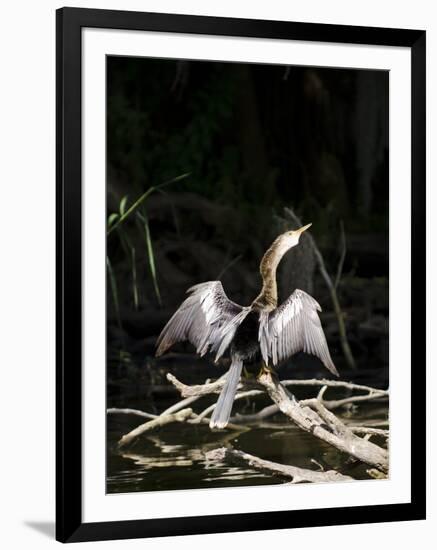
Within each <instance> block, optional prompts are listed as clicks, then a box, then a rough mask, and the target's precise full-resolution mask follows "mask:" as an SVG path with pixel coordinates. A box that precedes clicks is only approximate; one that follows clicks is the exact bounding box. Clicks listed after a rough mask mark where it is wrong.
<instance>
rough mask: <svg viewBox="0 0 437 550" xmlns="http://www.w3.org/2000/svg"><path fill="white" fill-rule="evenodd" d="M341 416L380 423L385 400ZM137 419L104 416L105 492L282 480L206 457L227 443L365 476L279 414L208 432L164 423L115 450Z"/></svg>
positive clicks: (293, 461)
mask: <svg viewBox="0 0 437 550" xmlns="http://www.w3.org/2000/svg"><path fill="white" fill-rule="evenodd" d="M343 419H344V421H345V422H347V423H351V424H358V423H360V424H363V423H365V424H366V425H367V426H371V425H380V424H381V423H384V422H386V419H387V405H386V404H384V405H377V404H368V405H366V406H362V407H360V410H359V413H357V412H355V413H354V414H353V415H352V416H350V415H349V417H348V415H347V414H345V415H344V417H343ZM137 423H138V421H137V420H135V419H134V420H132V419H129V418H125V417H120V416H113V417H110V418H109V420H108V436H109V444H108V456H107V460H108V462H107V474H108V476H107V491H108V492H109V493H120V492H134V491H156V490H173V489H194V488H206V487H208V488H210V487H211V486H212V487H231V486H244V485H266V484H269V485H271V484H277V483H284V482H285V481H286V480H284V479H282V478H278V477H275V476H272V475H269V474H268V473H265V472H260V471H259V470H256V469H254V468H251V467H249V466H247V465H242V466H239V465H234V464H226V463H223V462H219V461H217V460H210V459H207V458H206V456H205V455H206V453H207V452H208V451H210V450H212V449H216V448H218V447H222V446H226V445H229V444H230V445H232V446H233V447H234V448H236V449H242V450H244V451H246V452H248V453H250V454H254V455H257V456H259V457H261V458H264V459H267V460H272V461H274V462H279V463H283V464H292V465H294V466H300V467H303V468H311V469H314V468H315V466H314V463H312V461H311V459H314V460H316V461H317V463H319V464H321V465H322V466H323V467H324V468H325V469H332V468H333V469H336V470H338V471H340V472H341V473H343V474H347V475H350V476H352V477H354V478H355V479H369V475H368V474H367V471H366V470H367V467H366V466H365V465H363V464H360V463H358V462H356V461H352V460H350V458H349V457H348V456H345V455H342V454H341V453H339V452H338V451H337V450H336V449H334V448H332V447H330V446H329V445H327V444H325V443H323V442H322V441H319V440H318V439H316V438H315V437H313V436H312V435H311V434H308V433H305V432H303V431H301V430H299V429H298V428H296V427H295V426H294V425H292V424H291V423H288V422H284V418H283V417H282V416H281V415H277V417H272V418H271V419H269V421H268V422H262V423H260V424H259V425H256V426H254V427H252V429H251V430H250V431H244V432H243V431H242V432H236V431H224V432H211V431H210V430H209V428H208V427H207V426H204V425H199V426H193V425H186V424H170V425H168V426H166V427H165V428H163V429H161V430H160V431H159V432H156V433H154V434H152V435H149V436H148V437H144V438H141V439H139V440H137V441H136V442H135V443H134V444H133V445H132V446H131V447H130V448H129V449H127V450H123V451H121V452H120V451H118V450H117V447H116V442H117V440H118V438H119V437H120V436H121V434H123V433H126V432H127V431H129V429H131V428H132V427H133V426H135V425H136V424H137ZM375 442H377V441H376V440H375ZM378 443H381V441H379V442H378Z"/></svg>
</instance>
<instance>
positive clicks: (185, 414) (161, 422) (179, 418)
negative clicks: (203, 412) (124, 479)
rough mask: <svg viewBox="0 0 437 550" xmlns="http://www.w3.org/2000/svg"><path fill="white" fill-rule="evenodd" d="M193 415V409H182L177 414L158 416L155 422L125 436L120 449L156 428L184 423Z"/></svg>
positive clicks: (120, 443) (150, 422) (143, 425)
mask: <svg viewBox="0 0 437 550" xmlns="http://www.w3.org/2000/svg"><path fill="white" fill-rule="evenodd" d="M192 413H193V411H192V409H182V410H181V411H179V412H177V413H173V414H166V415H164V416H158V417H157V418H154V419H153V420H149V422H145V423H144V424H141V425H140V426H138V427H137V428H135V429H134V430H132V431H130V432H129V433H127V434H125V435H124V436H123V437H122V438H121V439H120V441H119V442H118V446H119V448H122V447H125V446H126V445H129V444H130V443H132V441H133V440H135V439H136V438H137V437H139V436H140V435H142V434H144V433H146V432H148V431H150V430H154V429H155V428H161V427H162V426H165V425H166V424H170V423H172V422H184V421H185V420H187V418H189V417H190V416H191V415H192Z"/></svg>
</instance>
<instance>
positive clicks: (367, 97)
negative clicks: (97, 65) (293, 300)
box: [107, 57, 388, 396]
mask: <svg viewBox="0 0 437 550" xmlns="http://www.w3.org/2000/svg"><path fill="white" fill-rule="evenodd" d="M107 69H108V71H107V84H108V86H107V90H108V95H107V108H108V111H107V115H108V116H107V124H108V126H107V136H108V137H107V153H108V218H109V222H110V225H111V226H112V231H111V233H110V234H109V236H108V262H109V263H108V266H109V269H108V271H109V278H108V343H109V352H110V353H109V359H110V361H109V371H108V372H109V380H110V382H111V381H112V382H114V386H113V389H114V391H115V395H118V396H119V395H120V390H119V379H120V377H121V378H125V379H126V380H127V381H129V380H130V379H131V376H132V374H133V373H134V372H137V370H135V369H137V368H139V369H140V370H139V372H140V373H141V377H143V376H146V375H145V373H147V372H149V370H150V369H152V371H153V374H150V373H149V375H147V376H148V377H149V378H148V382H149V384H151V381H153V380H155V382H156V376H157V373H159V372H160V368H159V365H158V367H156V366H153V367H151V365H154V360H153V358H152V357H153V351H154V342H155V339H156V336H157V334H158V333H159V331H160V329H161V328H162V326H163V324H164V323H165V321H166V319H167V318H168V317H169V315H170V314H171V313H172V312H173V311H174V309H175V308H176V307H177V306H178V305H179V303H180V302H181V300H182V299H183V297H184V293H185V291H186V289H187V288H188V287H189V286H191V285H192V284H195V283H197V282H201V281H204V280H210V279H217V278H220V279H221V280H222V282H223V284H224V287H225V289H226V291H227V293H228V295H229V297H231V298H232V299H234V300H236V301H239V302H240V303H243V304H247V303H250V301H251V300H252V299H253V297H254V296H255V295H256V293H257V292H258V290H259V284H260V277H259V274H258V264H259V260H260V258H261V256H262V254H263V252H264V250H265V249H266V247H267V246H268V245H269V244H270V242H271V241H272V239H273V238H274V237H275V236H276V235H277V234H278V233H279V232H281V231H283V230H284V229H285V228H286V227H289V226H290V221H289V220H288V219H287V216H286V215H285V214H284V207H290V208H292V209H293V210H294V211H295V212H296V213H297V214H298V215H299V216H300V218H301V219H302V220H303V222H304V223H307V222H310V221H311V222H312V223H313V227H312V228H311V232H312V234H313V236H314V237H315V239H316V241H317V243H318V245H319V247H320V249H321V251H322V253H323V255H324V257H325V261H326V264H327V268H328V270H329V271H330V273H331V274H333V276H335V272H336V270H337V264H338V261H339V256H340V254H341V250H340V242H341V232H340V223H341V222H342V223H343V224H344V228H345V235H346V242H347V254H346V258H345V264H344V268H343V274H342V278H341V281H340V284H339V287H338V293H339V298H340V302H341V305H342V308H343V311H344V315H345V320H346V327H347V330H348V335H349V339H350V343H351V347H352V350H353V352H354V356H355V359H356V361H357V365H358V367H359V370H361V371H366V375H367V376H369V375H370V372H372V373H376V374H372V377H373V378H375V377H376V381H378V380H381V377H382V379H386V377H387V372H386V367H387V362H388V341H387V321H388V250H387V243H388V73H387V72H382V71H363V70H344V69H331V68H330V69H325V68H317V67H293V66H291V67H285V66H275V65H272V66H270V65H252V64H233V63H218V62H201V61H178V60H161V59H140V58H121V57H110V58H108V65H107ZM173 180H174V181H173ZM166 182H167V184H166V185H165V186H164V187H162V188H159V187H158V189H157V190H155V191H152V192H151V193H150V194H149V195H148V196H147V198H146V199H145V200H143V201H141V202H140V204H139V206H138V208H136V209H135V210H134V211H133V212H132V213H129V215H128V216H127V217H126V219H125V220H123V221H122V223H120V220H119V217H120V214H123V213H126V211H127V210H128V209H129V208H130V207H131V206H132V205H133V204H134V203H135V201H136V200H138V198H140V197H141V196H142V194H143V193H144V192H146V191H147V190H148V189H150V188H151V187H157V186H160V185H162V184H163V183H166ZM168 182H170V183H168ZM111 215H112V217H111ZM114 226H115V227H114ZM279 283H280V290H281V295H280V298H281V299H285V298H286V297H287V296H288V294H289V293H290V292H291V291H292V290H293V289H294V288H295V287H301V288H304V289H305V290H309V291H311V292H312V293H313V295H314V296H315V297H316V298H317V300H318V301H319V302H320V303H321V304H322V306H323V307H324V316H323V322H324V326H325V330H326V332H327V335H328V340H329V342H330V347H331V350H332V352H333V354H334V356H335V360H336V362H337V363H338V364H339V366H340V367H342V366H343V357H342V353H341V349H340V346H339V341H338V327H337V324H336V320H335V316H334V314H333V312H332V311H333V310H332V304H331V302H330V298H329V294H328V292H327V289H326V286H325V285H324V283H323V281H322V280H321V278H320V275H319V273H318V270H317V268H316V266H315V263H314V258H313V256H312V253H311V251H309V250H308V246H305V242H303V243H302V245H301V246H300V247H297V248H296V249H295V250H293V251H291V252H290V253H289V255H288V256H287V258H286V259H285V260H284V262H283V263H282V264H281V268H280V270H279ZM182 350H185V351H189V350H191V351H192V349H191V348H190V347H189V346H181V347H179V348H175V351H182ZM163 361H164V363H163V365H165V360H163ZM292 364H293V362H292ZM295 364H297V365H299V361H297V362H296V361H295ZM166 368H167V366H165V369H166ZM344 368H346V365H344ZM165 369H163V370H165ZM211 372H214V371H211ZM190 373H193V376H194V378H195V377H196V376H197V374H196V371H195V369H190ZM370 382H372V380H370ZM373 382H374V383H375V380H373ZM110 387H112V386H111V385H110ZM121 393H122V392H121Z"/></svg>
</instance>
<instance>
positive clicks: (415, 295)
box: [56, 8, 426, 542]
mask: <svg viewBox="0 0 437 550" xmlns="http://www.w3.org/2000/svg"><path fill="white" fill-rule="evenodd" d="M85 27H88V28H89V27H94V28H105V29H109V28H111V29H112V28H113V29H128V30H145V31H157V32H171V33H192V34H207V35H221V36H242V37H257V38H264V39H278V38H280V39H290V40H303V41H313V42H314V41H316V42H337V43H350V44H368V45H385V46H397V47H407V48H410V49H411V71H412V88H411V94H412V96H411V108H412V111H411V132H412V133H411V137H412V142H411V143H412V145H411V155H412V172H411V177H412V189H411V193H412V213H411V215H412V227H411V230H412V250H411V257H412V265H411V274H412V288H411V293H412V294H411V295H412V321H413V320H414V322H412V324H411V326H412V329H411V330H412V333H411V343H412V346H411V353H412V356H411V365H412V366H413V365H414V376H412V385H411V403H412V418H411V425H412V433H411V438H412V445H411V449H412V456H411V502H409V503H404V504H388V505H375V506H356V507H347V508H346V507H345V508H340V509H339V508H332V509H329V508H328V509H327V508H324V509H313V510H295V511H277V512H263V513H241V514H229V515H219V516H217V515H216V516H200V517H184V518H165V519H147V518H145V519H142V520H135V521H111V522H101V523H83V522H82V464H81V455H82V443H81V437H82V433H81V422H82V418H81V406H82V399H81V384H82V376H81V361H82V357H81V355H82V284H81V273H82V244H81V243H82V215H81V203H82V190H81V161H82V158H81V145H82V144H81V117H82V110H81V84H82V82H81V55H82V46H81V30H82V28H85ZM425 51H426V33H425V31H422V30H406V29H391V28H370V27H357V26H344V25H326V24H313V23H294V22H285V21H265V20H263V21H261V20H249V19H232V18H221V17H220V18H219V17H206V16H188V15H174V14H163V13H142V12H128V11H112V10H111V11H110V10H96V9H81V8H62V9H59V10H57V13H56V56H57V57H56V63H57V80H56V86H57V89H56V92H57V105H56V111H57V122H56V133H57V151H56V157H57V166H56V179H57V226H56V231H57V311H56V322H57V332H56V344H57V355H56V361H57V381H56V392H57V393H56V415H57V421H56V438H57V442H56V486H57V488H56V538H57V540H59V541H61V542H77V541H92V540H108V539H127V538H139V537H156V536H168V535H189V534H200V533H219V532H233V531H250V530H257V529H260V528H262V529H282V528H291V527H311V526H322V525H344V524H353V523H355V524H358V523H376V522H389V521H403V520H417V519H424V518H425V513H426V512H425V510H426V503H425V472H426V465H425V432H426V430H425V376H426V373H425V309H426V306H425V304H426V302H425V298H426V296H425V149H426V148H425ZM394 345H396V343H394Z"/></svg>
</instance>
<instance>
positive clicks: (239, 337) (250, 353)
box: [230, 310, 261, 375]
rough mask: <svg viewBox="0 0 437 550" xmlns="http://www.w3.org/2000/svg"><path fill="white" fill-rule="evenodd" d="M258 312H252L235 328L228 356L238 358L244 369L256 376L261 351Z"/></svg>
mask: <svg viewBox="0 0 437 550" xmlns="http://www.w3.org/2000/svg"><path fill="white" fill-rule="evenodd" d="M258 331H259V312H258V311H256V310H252V311H251V312H250V313H249V314H248V315H247V317H246V318H245V319H244V321H243V322H242V323H241V325H240V326H239V327H238V328H237V332H236V333H235V336H234V339H233V340H232V344H231V349H230V354H231V357H232V356H234V355H235V356H237V357H239V358H240V359H241V360H242V361H243V364H244V368H245V370H246V371H247V372H249V373H251V374H254V375H256V374H258V372H259V371H260V368H261V350H260V347H259V340H258Z"/></svg>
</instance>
